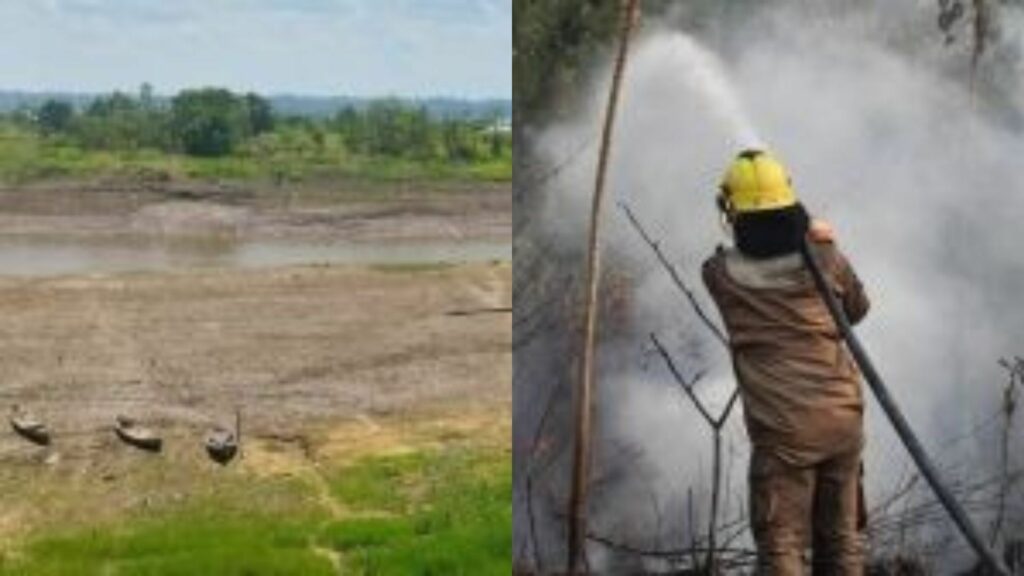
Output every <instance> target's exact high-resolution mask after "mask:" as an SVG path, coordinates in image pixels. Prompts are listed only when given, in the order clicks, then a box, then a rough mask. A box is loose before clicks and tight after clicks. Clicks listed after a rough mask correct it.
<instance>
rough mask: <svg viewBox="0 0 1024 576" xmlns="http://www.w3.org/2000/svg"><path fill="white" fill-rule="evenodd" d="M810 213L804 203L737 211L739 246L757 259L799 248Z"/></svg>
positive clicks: (735, 227)
mask: <svg viewBox="0 0 1024 576" xmlns="http://www.w3.org/2000/svg"><path fill="white" fill-rule="evenodd" d="M809 228H810V216H808V214H807V210H805V209H804V207H803V205H802V204H799V203H798V204H795V205H793V206H789V207H787V208H779V209H776V210H764V211H761V212H745V213H742V214H737V215H736V217H735V221H734V222H733V231H734V232H735V234H736V248H738V249H739V251H740V252H742V253H743V254H744V255H746V256H749V257H750V258H754V259H758V260H760V259H766V258H775V257H777V256H785V255H787V254H792V253H794V252H797V251H799V250H800V244H801V243H802V242H803V239H804V236H805V235H806V234H807V230H808V229H809Z"/></svg>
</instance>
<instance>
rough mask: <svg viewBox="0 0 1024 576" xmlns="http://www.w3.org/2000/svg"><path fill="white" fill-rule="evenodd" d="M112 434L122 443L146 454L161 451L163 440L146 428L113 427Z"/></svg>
mask: <svg viewBox="0 0 1024 576" xmlns="http://www.w3.org/2000/svg"><path fill="white" fill-rule="evenodd" d="M114 432H116V433H117V437H118V438H120V439H121V441H122V442H124V443H125V444H128V445H130V446H134V447H135V448H138V449H140V450H145V451H147V452H160V450H161V449H163V444H164V442H163V439H162V438H160V437H159V436H157V435H156V434H155V433H153V432H152V431H151V430H149V429H146V428H137V427H134V426H132V427H130V428H126V427H124V426H115V427H114Z"/></svg>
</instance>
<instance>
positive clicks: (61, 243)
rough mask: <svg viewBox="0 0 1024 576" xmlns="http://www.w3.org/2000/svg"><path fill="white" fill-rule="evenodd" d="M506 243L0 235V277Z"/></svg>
mask: <svg viewBox="0 0 1024 576" xmlns="http://www.w3.org/2000/svg"><path fill="white" fill-rule="evenodd" d="M511 257H512V248H511V245H510V244H509V243H507V242H494V241H466V242H454V241H450V240H441V241H420V242H410V241H401V242H377V243H358V242H355V243H353V242H330V241H328V242H324V241H313V240H296V239H255V240H250V239H239V238H233V237H230V236H196V237H152V236H110V237H87V238H68V237H60V236H39V235H8V236H4V235H0V276H62V275H77V274H97V273H113V272H132V271H169V270H179V269H192V268H260V267H273V266H293V265H301V264H359V265H379V264H385V265H401V264H434V263H439V264H441V263H473V262H487V261H492V260H510V259H511Z"/></svg>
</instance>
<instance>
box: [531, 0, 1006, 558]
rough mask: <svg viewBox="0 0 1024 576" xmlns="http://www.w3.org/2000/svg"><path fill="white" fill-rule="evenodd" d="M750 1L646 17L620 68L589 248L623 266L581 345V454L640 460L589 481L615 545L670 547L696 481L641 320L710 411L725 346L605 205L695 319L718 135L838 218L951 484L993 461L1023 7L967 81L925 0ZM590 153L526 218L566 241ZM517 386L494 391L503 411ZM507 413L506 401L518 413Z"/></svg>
mask: <svg viewBox="0 0 1024 576" xmlns="http://www.w3.org/2000/svg"><path fill="white" fill-rule="evenodd" d="M766 4H767V6H766V7H765V8H764V9H763V10H761V11H754V13H753V14H750V13H748V14H744V15H735V14H731V13H729V14H725V11H724V10H723V14H725V18H724V19H718V20H714V25H709V26H705V27H703V28H701V29H700V30H699V31H689V32H686V31H683V30H682V28H681V27H680V26H678V25H677V24H676V23H677V22H685V21H687V14H685V13H684V12H683V11H682V10H680V11H677V13H675V14H673V15H672V16H670V17H669V18H667V19H666V21H664V22H657V23H652V22H647V23H646V26H645V31H644V32H643V33H642V35H641V37H640V38H639V39H638V40H637V42H636V44H635V46H634V49H633V50H632V53H631V55H630V60H629V64H628V67H627V76H626V79H625V83H624V88H623V100H622V101H621V104H620V111H619V121H618V124H617V126H616V133H615V138H614V148H613V151H612V163H611V166H610V173H609V177H610V183H611V184H610V188H609V193H610V201H609V202H608V204H606V210H605V214H604V220H603V223H602V226H603V228H602V235H603V238H602V243H603V246H604V249H605V250H606V253H607V254H608V255H609V256H608V257H609V258H610V259H611V260H613V261H615V262H618V264H619V265H620V266H622V267H623V268H625V269H628V270H629V278H630V290H631V292H630V306H631V308H630V326H629V328H628V329H625V330H624V331H621V333H616V334H614V335H613V336H609V335H607V334H606V337H605V338H606V339H605V344H604V346H603V348H602V350H601V356H600V358H601V364H600V369H599V372H598V379H599V384H598V392H597V402H598V405H597V412H598V421H597V427H598V428H599V430H600V435H599V438H600V440H599V441H600V442H602V443H603V444H602V446H603V447H599V448H598V451H599V455H598V462H599V464H598V469H599V471H600V470H601V469H603V468H602V467H603V466H609V465H610V464H609V462H611V461H613V460H614V458H615V452H614V450H613V449H612V448H609V446H622V445H628V446H631V447H633V449H634V450H635V452H634V453H632V455H631V458H634V459H636V460H638V461H639V462H640V463H642V467H638V468H636V470H643V471H644V474H643V475H642V476H643V477H642V478H641V474H639V473H637V474H633V475H625V477H616V481H615V483H609V484H606V485H603V486H602V489H601V491H600V497H601V498H602V500H601V502H600V504H594V505H593V506H592V510H594V512H592V518H591V522H592V527H593V529H594V531H595V532H601V533H619V534H621V533H622V531H623V530H625V529H626V528H627V527H628V529H629V532H628V533H627V535H628V536H630V537H631V538H632V540H631V541H634V542H641V543H644V544H646V545H648V546H650V547H656V546H655V544H654V543H655V542H658V543H659V544H660V545H662V546H663V547H666V548H671V547H673V546H674V547H680V546H682V545H683V544H685V543H684V542H681V541H680V540H679V538H675V539H673V537H672V535H673V534H674V533H680V532H682V530H683V529H684V528H685V524H686V519H685V516H686V513H685V508H686V490H687V488H688V487H690V488H692V489H693V490H695V491H697V492H698V494H704V492H702V491H703V490H706V488H707V485H708V482H709V467H710V463H709V458H710V454H709V441H708V438H709V434H710V431H709V430H707V429H706V426H705V425H704V423H703V422H702V421H701V420H700V418H699V416H698V414H697V413H696V411H695V410H694V409H693V407H692V406H691V405H690V404H689V403H688V401H686V399H685V398H684V397H683V395H682V394H681V393H680V391H679V390H678V388H677V387H676V385H675V384H674V382H673V381H672V380H671V379H670V377H669V375H668V373H667V372H666V371H665V370H664V366H663V365H662V364H661V363H660V360H659V359H658V358H656V357H652V356H651V355H650V350H649V348H650V347H649V346H648V344H647V335H648V334H649V333H651V332H654V333H657V334H658V335H659V337H662V338H663V339H664V340H665V341H667V342H668V343H669V344H670V348H671V350H672V351H673V353H674V354H677V355H678V359H679V361H680V363H681V364H682V365H683V366H684V368H685V371H686V372H687V373H688V374H695V373H697V372H701V371H704V372H706V374H705V376H704V378H703V379H702V380H701V381H700V382H699V384H698V385H697V390H698V393H699V394H700V395H701V396H702V397H703V398H705V399H706V400H707V402H708V403H709V405H711V406H712V407H713V408H715V409H716V410H717V409H721V407H722V406H723V405H724V404H725V400H726V399H727V398H728V396H729V393H730V392H731V390H732V388H733V386H734V381H733V378H732V374H731V367H730V365H729V359H728V357H727V356H726V355H725V354H724V352H722V351H721V350H720V349H719V347H718V346H717V344H716V343H715V342H713V341H712V339H711V338H710V335H709V334H708V333H707V332H706V331H704V330H703V328H702V327H701V326H700V325H699V322H698V320H697V318H696V317H695V315H694V314H693V313H692V311H690V310H689V307H688V306H687V304H686V302H685V300H684V299H683V298H682V296H681V294H679V293H678V291H677V290H676V289H675V288H674V287H673V286H672V285H671V283H670V279H669V277H668V275H667V274H665V272H664V270H663V269H662V268H661V267H660V266H659V265H658V264H657V261H656V260H655V258H654V254H653V253H652V252H651V251H650V249H649V248H648V247H647V246H646V245H645V244H643V243H642V242H641V241H640V239H639V237H638V236H637V235H636V234H635V233H634V232H633V230H632V229H631V228H630V226H629V224H628V221H627V220H626V219H625V218H624V217H623V215H622V214H621V213H620V212H619V211H618V209H617V208H615V207H614V206H613V202H614V201H624V202H627V203H628V204H629V205H630V207H631V208H632V209H633V210H634V211H635V212H636V214H637V216H638V217H639V219H640V221H641V222H643V223H644V225H645V227H646V228H647V230H648V231H649V232H650V233H651V234H652V235H653V236H655V237H656V238H658V239H659V240H660V241H661V243H662V247H663V249H664V250H665V251H666V252H667V253H668V255H669V256H670V257H671V258H672V259H673V261H674V262H676V263H677V265H678V266H679V268H680V270H681V271H682V273H683V276H684V278H685V279H686V280H687V281H688V282H689V283H690V284H691V286H692V287H694V288H697V289H698V292H699V293H700V295H701V298H702V300H703V304H704V306H706V307H707V309H708V310H711V311H713V310H714V308H713V306H712V304H711V302H710V299H709V298H708V297H707V296H706V295H705V294H704V291H703V287H702V285H701V282H700V275H699V269H700V268H699V266H700V264H701V262H702V261H703V259H704V258H706V257H707V256H708V255H710V254H711V252H712V251H713V249H714V247H715V246H716V245H717V244H719V243H723V242H728V238H727V236H726V234H725V233H724V232H723V229H722V227H721V226H720V224H719V219H718V216H717V213H716V209H715V206H714V202H713V199H714V195H715V193H716V191H717V185H718V182H719V180H720V178H721V174H722V172H723V170H724V169H725V167H726V165H727V164H728V162H729V161H730V160H731V159H732V157H733V156H734V155H735V153H736V152H738V151H739V150H740V149H743V148H746V147H752V146H755V147H767V148H768V149H770V150H772V151H773V152H774V153H775V154H776V155H777V156H779V157H780V158H781V159H782V160H783V161H784V162H785V163H786V164H787V165H788V167H789V168H790V172H791V174H792V177H793V181H794V184H795V187H796V190H797V193H798V195H799V196H800V198H801V200H802V201H803V202H804V203H805V205H806V206H807V207H808V209H809V210H810V211H811V212H812V214H814V215H816V216H819V217H823V218H825V219H827V220H829V221H830V222H831V223H832V224H833V226H834V227H835V229H836V230H837V234H838V242H839V245H840V247H841V248H842V249H843V251H844V252H845V253H846V254H847V255H848V257H849V258H850V260H851V261H852V263H853V265H854V267H855V268H856V270H857V271H858V273H859V275H860V276H861V279H862V280H863V281H864V284H865V286H866V289H867V290H868V293H869V296H870V297H871V299H872V302H873V307H872V310H871V312H870V314H869V316H868V317H867V319H866V320H865V322H864V323H863V324H862V325H861V326H860V327H859V333H860V335H861V337H862V339H863V341H864V342H865V344H866V346H867V348H868V350H869V352H870V353H871V354H872V356H873V358H874V360H875V362H876V364H877V366H878V367H879V369H880V371H881V372H882V374H883V377H884V378H885V379H886V380H887V382H888V384H889V386H890V387H891V389H892V392H893V394H894V395H895V397H896V398H897V400H898V402H899V403H900V404H901V406H902V408H903V409H904V411H905V412H906V414H907V416H908V418H909V420H910V422H911V424H912V425H913V426H914V427H915V429H916V430H917V432H918V434H919V435H920V437H921V438H922V440H923V442H924V444H925V446H926V447H927V448H928V449H929V451H930V452H931V453H932V454H933V455H934V457H935V458H936V460H938V462H939V463H940V465H941V466H942V467H943V469H944V470H945V473H946V474H947V476H948V477H949V478H950V479H952V480H956V481H959V482H976V481H981V480H983V479H985V478H988V477H990V476H993V475H995V474H996V473H997V470H996V462H997V456H998V454H997V451H996V448H995V444H994V443H993V442H994V439H995V438H997V436H996V434H997V432H998V431H999V428H1000V424H999V421H998V420H994V418H996V417H997V416H998V414H999V413H1000V406H1001V403H1002V398H1003V396H1002V394H1003V388H1004V386H1005V384H1006V382H1007V378H1006V372H1005V370H1003V369H1002V368H1001V367H1000V366H999V365H998V364H997V361H998V360H999V359H1000V358H1001V357H1012V356H1013V355H1015V354H1024V338H1022V336H1024V306H1022V305H1021V300H1022V294H1024V255H1022V253H1021V248H1020V246H1021V244H1020V242H1019V234H1020V233H1019V229H1020V224H1019V223H1020V222H1021V220H1022V218H1024V179H1022V178H1021V177H1020V175H1021V167H1022V166H1024V162H1022V158H1024V130H1022V129H1021V122H1020V118H1021V117H1022V115H1024V84H1022V83H1021V80H1020V78H1021V77H1022V76H1024V75H1022V72H1024V69H1022V67H1021V65H1020V63H1019V58H1018V55H1019V54H1020V51H1021V47H1022V46H1024V33H1022V31H1024V26H1022V23H1024V17H1022V13H1021V12H1022V11H1021V10H1020V9H1018V8H1013V7H1009V6H1007V7H1003V8H1002V10H1001V13H1000V14H999V16H1000V18H999V21H1000V23H1001V39H1000V41H999V43H997V45H995V46H993V47H992V48H991V51H990V52H989V54H988V55H987V57H986V58H983V59H982V62H981V68H980V69H979V72H978V78H977V81H976V82H975V85H976V90H977V92H976V93H975V94H974V95H973V96H972V94H971V90H970V83H969V81H968V78H969V74H968V69H967V63H968V62H969V55H968V54H967V53H966V51H965V50H964V48H963V42H959V43H957V44H955V45H953V46H944V45H943V37H942V35H941V34H940V33H939V31H938V30H937V28H936V26H935V20H934V18H935V15H936V10H937V8H935V7H934V6H932V4H931V3H927V4H921V3H919V2H918V3H914V2H909V3H906V2H905V3H891V2H867V3H857V6H858V8H857V9H855V10H854V9H849V8H840V7H839V5H840V3H837V2H824V3H819V4H824V5H827V6H829V7H831V9H819V10H801V9H800V7H801V6H800V4H799V3H797V4H789V5H788V7H786V6H780V5H779V4H778V3H766ZM846 4H850V3H846ZM893 5H896V6H893ZM748 12H749V11H748ZM609 75H610V66H609V65H607V64H604V65H602V66H600V67H599V68H598V69H597V70H596V71H595V73H594V83H593V90H592V91H591V93H592V94H593V97H592V98H591V99H590V101H588V102H584V103H581V105H580V113H579V115H578V120H576V121H571V122H565V123H562V124H558V125H554V126H548V127H545V128H544V129H543V130H541V131H540V133H539V135H538V137H537V138H536V140H535V141H534V142H533V145H534V149H535V152H536V153H537V154H538V155H539V156H540V157H541V158H544V159H545V160H546V161H547V162H548V163H549V164H551V165H558V164H559V163H562V162H564V160H565V158H566V157H567V155H569V154H570V153H571V152H572V151H573V150H577V149H578V148H579V146H580V144H581V143H585V142H587V141H590V140H593V139H595V138H596V136H595V134H596V132H597V129H598V126H599V125H600V121H601V119H602V115H603V106H604V104H605V100H604V99H605V98H606V94H607V88H606V87H607V83H608V82H609ZM596 153H597V146H596V145H594V146H590V147H589V148H587V149H586V151H585V152H584V153H583V154H582V155H581V156H579V157H578V158H577V159H576V160H575V161H573V162H571V163H569V164H567V165H566V166H565V167H564V169H562V170H561V171H560V172H559V173H558V175H557V177H555V178H553V179H552V180H551V181H549V182H547V184H546V186H545V190H544V191H543V194H542V196H543V197H544V198H545V200H544V203H543V206H542V211H541V213H540V214H539V215H537V216H536V218H538V219H539V226H540V227H539V229H537V230H535V232H534V233H535V234H537V235H538V236H542V237H544V238H545V239H547V241H549V242H552V243H553V244H554V245H557V246H561V247H564V248H565V249H567V250H570V251H571V250H582V242H583V239H584V238H585V237H586V226H587V221H586V218H587V215H588V211H589V208H588V207H589V202H590V199H591V194H592V191H593V173H594V162H595V158H594V156H596ZM517 264H518V263H517ZM538 353H541V352H538ZM518 362H519V360H518V359H517V364H518ZM518 369H519V368H518V365H517V371H518ZM528 385H529V382H522V381H521V380H520V379H518V378H517V386H528ZM865 393H866V394H868V393H867V391H866V392H865ZM524 397H526V396H524V395H523V394H521V393H520V392H518V391H517V403H518V402H520V399H521V398H524ZM528 411H529V410H528V409H526V408H522V407H517V418H518V417H519V415H520V413H525V412H528ZM1018 419H1019V418H1018ZM867 425H868V445H867V448H866V466H867V490H868V495H869V500H870V501H871V502H872V503H878V502H879V501H881V500H882V499H883V498H884V497H886V496H888V495H890V494H891V493H892V491H893V490H894V489H895V487H896V486H897V484H898V483H900V482H901V481H905V480H906V478H907V474H909V473H910V471H911V470H912V464H911V463H910V461H909V459H908V458H907V456H906V454H905V452H904V451H903V449H902V448H901V446H900V445H899V444H898V442H897V440H896V438H895V436H894V435H893V434H892V432H891V428H890V426H889V425H888V423H887V422H886V421H885V420H884V416H883V415H882V414H881V411H880V409H879V408H878V407H877V405H875V404H874V402H873V400H869V401H868V418H867ZM1014 430H1016V432H1015V433H1017V434H1018V435H1019V431H1020V427H1019V426H1017V427H1015V428H1014ZM954 439H956V441H955V442H954ZM726 443H727V447H728V448H729V449H730V451H731V452H730V455H729V458H730V462H731V464H730V466H731V470H730V472H729V473H730V474H731V478H730V494H729V497H728V505H727V507H726V510H725V513H724V520H726V521H728V520H729V519H731V518H733V517H738V516H739V515H741V514H742V510H743V508H744V506H745V504H744V490H745V487H744V480H743V477H744V474H745V469H746V460H745V457H746V453H747V447H746V440H745V433H744V430H743V426H742V415H741V414H740V413H737V414H734V415H733V416H732V419H731V421H730V423H729V425H728V427H727V433H726ZM1011 453H1012V451H1011ZM1014 464H1015V465H1019V464H1020V462H1015V463H1014ZM605 471H607V470H605ZM920 498H930V495H928V494H927V492H926V491H924V490H922V491H921V496H920ZM703 500H704V499H701V498H698V504H697V505H698V514H703V513H706V505H705V504H704V503H703ZM986 514H987V513H986V512H985V511H980V512H978V516H977V519H978V520H979V521H981V520H984V519H986V518H987V516H986ZM1018 524H1020V523H1019V522H1018ZM943 530H945V531H948V526H945V527H944V528H942V530H939V532H942V531H943ZM673 531H675V532H673ZM930 536H934V533H932V534H930ZM516 537H517V539H520V538H522V534H521V533H520V530H518V529H517V533H516ZM955 542H956V543H957V545H956V546H953V547H951V549H956V550H959V551H960V554H959V558H960V560H961V561H963V560H965V559H969V556H964V555H963V554H962V551H963V550H964V549H963V548H962V547H961V546H960V545H959V543H958V542H959V541H958V540H955ZM601 553H602V552H601V550H595V554H601ZM600 558H603V559H604V560H606V561H611V560H609V559H608V557H607V556H600Z"/></svg>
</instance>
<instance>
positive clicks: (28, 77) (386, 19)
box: [0, 0, 512, 98]
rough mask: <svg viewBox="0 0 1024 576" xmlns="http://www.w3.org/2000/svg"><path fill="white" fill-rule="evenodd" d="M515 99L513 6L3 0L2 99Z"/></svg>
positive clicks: (429, 1)
mask: <svg viewBox="0 0 1024 576" xmlns="http://www.w3.org/2000/svg"><path fill="white" fill-rule="evenodd" d="M143 81H149V82H150V83H151V84H153V86H154V87H155V89H156V91H157V93H162V94H167V93H173V92H176V91H177V90H179V89H180V88H182V87H186V86H190V87H194V86H206V85H217V86H226V87H229V88H232V89H235V90H254V91H257V92H261V93H293V94H323V95H327V94H337V95H342V94H343V95H354V96H380V95H400V96H437V95H445V96H460V97H471V98H483V97H498V98H511V94H512V0H0V89H6V90H13V89H23V90H33V91H47V90H71V91H83V92H97V91H99V92H107V91H111V90H114V89H120V90H135V89H136V88H137V87H138V86H139V85H140V84H141V83H142V82H143Z"/></svg>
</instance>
